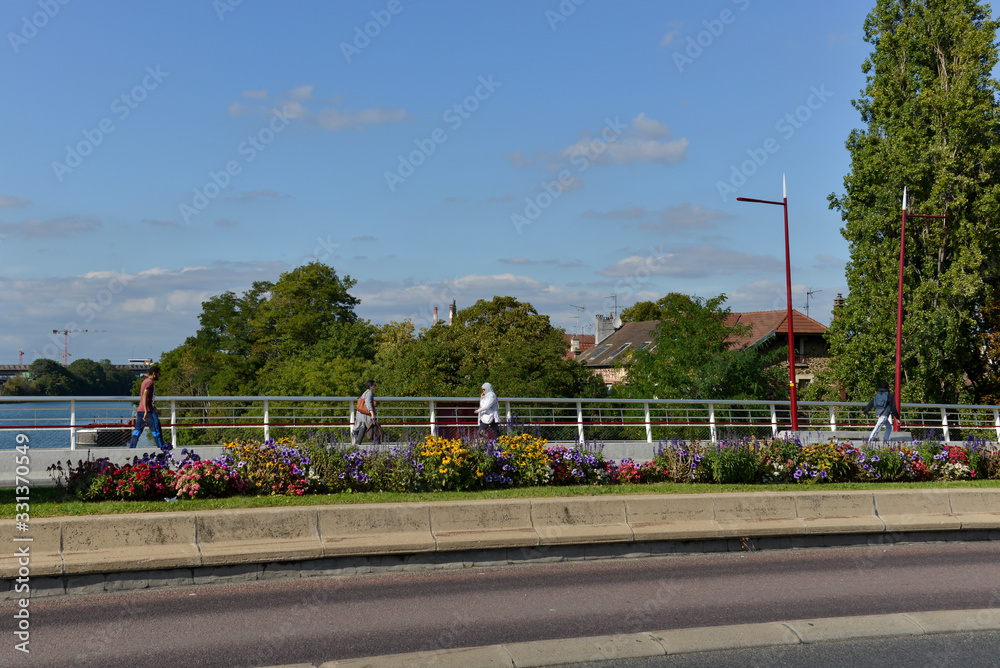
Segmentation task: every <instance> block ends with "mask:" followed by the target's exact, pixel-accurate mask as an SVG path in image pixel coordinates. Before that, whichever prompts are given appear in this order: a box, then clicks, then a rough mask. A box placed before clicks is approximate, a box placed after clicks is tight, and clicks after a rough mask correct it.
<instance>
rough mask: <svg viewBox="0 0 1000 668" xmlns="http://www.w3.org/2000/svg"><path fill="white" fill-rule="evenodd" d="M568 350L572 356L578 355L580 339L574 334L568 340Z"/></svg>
mask: <svg viewBox="0 0 1000 668" xmlns="http://www.w3.org/2000/svg"><path fill="white" fill-rule="evenodd" d="M569 350H570V352H571V353H573V354H574V355H579V354H580V339H579V337H578V336H577V335H576V334H574V335H573V338H571V339H570V340H569Z"/></svg>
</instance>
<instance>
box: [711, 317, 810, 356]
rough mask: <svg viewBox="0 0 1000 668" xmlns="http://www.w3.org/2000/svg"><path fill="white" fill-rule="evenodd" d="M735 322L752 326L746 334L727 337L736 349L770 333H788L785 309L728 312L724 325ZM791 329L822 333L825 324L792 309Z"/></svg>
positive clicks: (755, 342)
mask: <svg viewBox="0 0 1000 668" xmlns="http://www.w3.org/2000/svg"><path fill="white" fill-rule="evenodd" d="M737 323H738V324H740V325H750V326H751V327H752V328H753V329H752V330H751V332H750V334H749V335H748V336H736V337H730V338H729V340H730V341H731V342H732V343H734V344H735V346H734V347H735V348H736V349H738V350H742V349H743V348H749V347H750V346H753V345H755V344H757V343H760V342H761V341H763V340H764V339H765V338H769V337H770V336H771V335H772V334H784V335H785V336H787V335H788V311H785V310H782V311H749V312H747V313H730V314H729V317H727V318H726V325H728V326H730V327H732V326H733V325H735V324H737ZM792 330H793V332H794V334H795V335H808V334H814V335H822V334H823V332H825V331H826V325H824V324H823V323H821V322H817V321H815V320H813V319H812V318H810V317H809V316H806V315H803V314H801V313H799V312H798V311H796V310H795V309H792Z"/></svg>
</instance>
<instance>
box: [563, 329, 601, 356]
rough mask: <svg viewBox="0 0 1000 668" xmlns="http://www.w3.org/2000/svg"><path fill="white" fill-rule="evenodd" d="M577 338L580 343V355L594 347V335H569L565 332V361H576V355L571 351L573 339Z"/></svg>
mask: <svg viewBox="0 0 1000 668" xmlns="http://www.w3.org/2000/svg"><path fill="white" fill-rule="evenodd" d="M574 338H576V340H577V341H579V342H580V353H581V354H582V353H584V352H586V351H587V350H590V349H591V348H593V347H594V335H593V334H569V333H567V332H563V339H564V340H565V341H566V354H565V355H563V359H565V360H571V359H575V358H576V355H574V354H573V351H572V350H571V349H570V346H571V345H572V344H573V339H574Z"/></svg>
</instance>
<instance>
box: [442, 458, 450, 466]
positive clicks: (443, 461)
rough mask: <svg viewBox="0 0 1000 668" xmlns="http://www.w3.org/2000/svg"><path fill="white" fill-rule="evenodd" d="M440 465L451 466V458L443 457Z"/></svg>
mask: <svg viewBox="0 0 1000 668" xmlns="http://www.w3.org/2000/svg"><path fill="white" fill-rule="evenodd" d="M441 463H442V464H445V465H448V464H451V457H445V458H444V459H442V460H441Z"/></svg>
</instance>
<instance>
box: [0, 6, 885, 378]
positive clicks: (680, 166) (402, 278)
mask: <svg viewBox="0 0 1000 668" xmlns="http://www.w3.org/2000/svg"><path fill="white" fill-rule="evenodd" d="M871 5H872V2H871V0H867V1H865V2H860V1H857V0H845V1H844V2H839V3H813V2H791V1H786V2H769V3H765V2H762V1H759V0H714V1H712V2H698V3H687V2H621V3H612V2H608V1H601V0H585V1H581V0H563V1H562V2H559V1H558V0H536V1H528V0H505V1H504V2H458V1H451V0H445V1H440V2H429V1H424V2H420V1H417V0H375V1H370V0H358V1H354V2H336V3H334V2H319V1H309V0H303V1H300V2H286V3H278V2H265V1H264V0H243V2H239V3H237V2H236V0H216V1H215V2H213V0H175V1H172V2H170V3H137V2H125V1H119V0H109V1H105V2H100V3H87V2H82V1H81V0H75V1H73V0H62V1H60V0H41V1H39V0H34V1H25V0H9V1H8V2H5V3H3V6H2V9H0V28H2V32H3V34H4V40H3V44H0V82H2V86H3V90H5V91H6V94H5V95H4V96H3V101H2V102H0V109H2V116H0V118H2V121H3V122H2V123H0V154H2V155H3V158H4V159H3V160H2V161H0V260H2V261H0V287H2V289H0V314H2V315H0V318H2V328H0V362H3V363H13V362H16V361H17V351H18V349H23V350H24V352H25V361H30V360H32V359H35V358H36V357H37V356H38V355H37V354H36V353H43V354H48V355H49V356H53V355H54V354H55V352H56V350H57V349H58V350H59V351H60V352H61V349H62V342H63V336H62V335H61V334H59V335H56V336H53V335H52V334H51V333H50V332H51V330H53V329H59V330H63V329H88V330H92V331H91V332H89V333H87V334H77V335H74V336H72V337H71V338H70V352H71V353H72V357H71V359H75V358H77V357H89V358H92V359H100V358H110V359H111V360H113V361H116V362H118V361H124V359H126V358H128V357H133V356H137V357H144V356H151V357H159V356H160V354H161V353H162V352H164V351H167V350H170V349H172V348H174V347H175V346H177V345H179V344H181V343H182V342H183V341H184V338H185V337H186V336H189V335H191V334H193V333H194V331H195V330H196V329H197V326H198V321H197V317H198V314H199V313H200V305H201V302H202V301H204V300H205V299H207V298H209V297H211V296H213V295H216V294H220V293H221V292H224V291H226V290H233V291H236V292H240V291H242V290H245V289H246V288H248V287H249V286H250V284H251V283H252V282H253V281H257V280H276V279H277V277H278V275H279V274H280V273H281V272H282V271H288V270H290V269H293V268H294V267H296V266H299V265H301V264H304V263H306V262H309V261H311V260H313V259H319V260H322V261H324V262H326V263H328V264H330V265H332V266H333V267H335V269H336V271H337V272H338V273H339V274H340V275H341V276H344V275H349V276H350V277H351V278H352V279H354V280H356V281H357V285H356V286H355V287H354V288H353V290H352V292H353V294H355V295H356V296H357V297H359V298H360V299H361V300H362V301H361V305H360V307H359V309H358V311H359V314H360V315H361V316H362V317H364V318H368V319H370V320H372V321H373V322H376V323H384V322H388V321H390V320H403V319H406V318H412V319H413V320H414V322H415V323H416V324H417V326H418V327H420V326H427V325H429V324H430V322H431V314H432V310H433V307H434V306H438V307H440V311H439V317H442V318H443V317H446V314H447V306H448V304H450V303H451V301H452V299H455V300H456V301H457V303H458V305H459V307H464V306H468V305H471V304H472V303H474V302H475V301H476V300H478V299H483V298H485V299H489V298H492V297H493V296H494V295H512V296H514V297H516V298H518V299H520V300H523V301H528V302H531V303H532V304H533V305H534V306H535V308H536V309H537V310H538V311H539V312H541V313H545V314H548V315H549V316H550V317H551V320H552V322H553V324H554V325H556V326H559V327H564V328H566V329H567V330H569V331H576V330H577V328H578V327H580V331H582V332H583V333H592V332H593V324H592V323H593V317H594V315H595V314H596V313H605V314H606V313H608V312H610V311H611V310H613V308H614V304H615V300H614V299H613V298H612V295H616V296H617V304H618V306H619V308H622V307H625V306H629V305H631V304H632V303H634V302H635V301H637V300H641V299H657V298H659V297H661V296H662V295H663V294H665V293H667V292H671V291H678V292H684V293H688V294H697V295H701V296H705V297H710V296H714V295H716V294H719V293H722V292H724V293H726V294H727V295H728V297H729V301H728V305H729V306H730V307H731V308H732V309H733V310H734V311H749V310H771V309H783V308H785V274H784V269H785V264H784V246H783V243H784V239H783V234H782V217H781V208H780V207H772V206H765V205H758V204H748V203H738V202H736V197H740V196H745V197H754V198H760V199H774V200H780V199H781V194H782V192H781V183H782V174H785V175H786V176H787V181H788V196H789V224H790V239H791V257H792V284H793V305H794V306H795V307H796V308H798V309H799V310H802V311H804V310H805V302H806V291H807V290H809V289H810V288H811V289H812V290H814V291H816V293H815V294H814V295H813V296H812V298H811V300H810V310H809V313H810V315H811V316H812V317H815V318H817V319H818V320H820V321H822V322H826V323H828V322H829V318H830V310H831V308H830V307H831V305H832V301H833V298H834V297H835V296H836V294H837V293H838V292H841V293H845V294H846V291H847V290H846V282H845V279H844V263H845V262H846V261H847V259H848V250H847V244H846V243H845V242H844V240H843V238H842V237H841V235H840V231H839V230H840V227H841V225H842V223H841V220H840V217H839V214H837V213H836V212H834V211H830V210H828V208H827V201H826V197H827V195H828V194H829V193H831V192H834V191H837V192H840V191H841V190H842V184H843V177H844V175H845V174H846V173H847V169H848V166H849V156H848V154H847V151H846V149H845V148H844V142H845V140H846V139H847V136H848V133H849V132H850V130H851V129H852V128H855V127H859V126H860V120H859V117H858V114H857V112H856V111H855V110H854V109H853V108H852V107H851V104H850V101H851V99H852V98H856V97H857V96H858V93H859V91H860V89H861V88H862V87H863V86H864V75H863V73H862V72H861V65H862V63H863V61H864V59H865V58H866V57H867V55H868V53H869V52H870V47H869V45H868V44H866V43H865V42H864V41H863V40H862V28H863V23H864V19H865V16H866V14H867V13H868V12H869V11H870V9H871ZM574 306H582V307H585V308H584V310H579V309H577V308H574ZM581 314H582V318H581V319H579V320H578V319H577V316H578V315H581ZM94 330H104V331H94Z"/></svg>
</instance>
